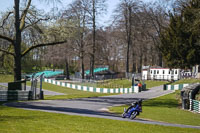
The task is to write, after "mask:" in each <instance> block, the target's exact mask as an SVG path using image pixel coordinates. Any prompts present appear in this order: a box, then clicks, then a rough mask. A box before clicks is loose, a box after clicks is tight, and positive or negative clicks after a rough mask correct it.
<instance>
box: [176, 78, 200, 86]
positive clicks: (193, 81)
mask: <svg viewBox="0 0 200 133" xmlns="http://www.w3.org/2000/svg"><path fill="white" fill-rule="evenodd" d="M198 82H199V83H200V79H181V80H178V81H176V82H173V83H172V85H176V84H192V83H198Z"/></svg>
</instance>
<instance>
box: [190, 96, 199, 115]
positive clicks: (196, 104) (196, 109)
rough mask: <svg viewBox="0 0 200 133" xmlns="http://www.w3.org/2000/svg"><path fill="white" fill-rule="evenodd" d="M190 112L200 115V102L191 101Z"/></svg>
mask: <svg viewBox="0 0 200 133" xmlns="http://www.w3.org/2000/svg"><path fill="white" fill-rule="evenodd" d="M190 111H194V112H197V113H200V101H197V100H193V99H190Z"/></svg>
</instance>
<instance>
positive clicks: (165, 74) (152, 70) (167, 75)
mask: <svg viewBox="0 0 200 133" xmlns="http://www.w3.org/2000/svg"><path fill="white" fill-rule="evenodd" d="M180 76H181V72H180V69H169V68H161V67H149V68H147V69H143V70H142V79H143V80H178V79H180Z"/></svg>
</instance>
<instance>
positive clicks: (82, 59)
mask: <svg viewBox="0 0 200 133" xmlns="http://www.w3.org/2000/svg"><path fill="white" fill-rule="evenodd" d="M81 71H82V75H81V76H82V79H84V78H85V70H84V58H83V57H82V58H81Z"/></svg>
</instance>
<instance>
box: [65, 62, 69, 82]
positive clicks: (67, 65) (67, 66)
mask: <svg viewBox="0 0 200 133" xmlns="http://www.w3.org/2000/svg"><path fill="white" fill-rule="evenodd" d="M65 71H66V78H67V79H68V80H69V79H70V75H69V63H68V60H67V59H66V60H65Z"/></svg>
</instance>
